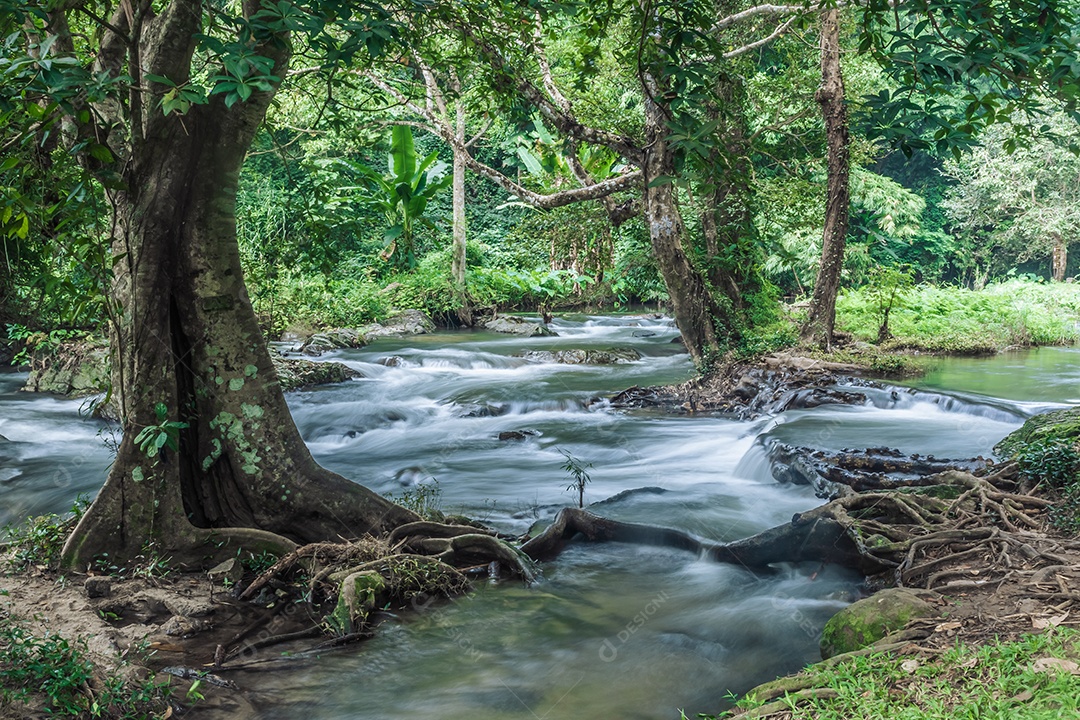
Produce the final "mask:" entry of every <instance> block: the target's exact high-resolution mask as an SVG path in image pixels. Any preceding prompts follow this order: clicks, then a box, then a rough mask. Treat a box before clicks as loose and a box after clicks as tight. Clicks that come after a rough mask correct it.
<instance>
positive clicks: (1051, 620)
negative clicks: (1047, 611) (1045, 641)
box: [1031, 612, 1069, 630]
mask: <svg viewBox="0 0 1080 720" xmlns="http://www.w3.org/2000/svg"><path fill="white" fill-rule="evenodd" d="M1068 617H1069V613H1067V612H1066V613H1062V614H1061V615H1054V616H1053V617H1048V618H1031V627H1033V628H1035V629H1036V630H1045V629H1046V628H1048V627H1057V626H1058V625H1060V624H1061V623H1063V622H1065V620H1066V619H1067V618H1068Z"/></svg>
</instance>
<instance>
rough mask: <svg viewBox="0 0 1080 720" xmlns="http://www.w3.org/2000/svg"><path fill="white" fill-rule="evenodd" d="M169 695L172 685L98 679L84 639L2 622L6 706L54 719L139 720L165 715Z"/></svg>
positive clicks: (0, 684) (1, 687) (0, 694)
mask: <svg viewBox="0 0 1080 720" xmlns="http://www.w3.org/2000/svg"><path fill="white" fill-rule="evenodd" d="M91 687H93V688H94V692H92V693H91V692H90V691H89V688H91ZM168 691H169V687H168V683H167V682H166V683H155V682H153V681H143V682H140V683H137V684H125V683H124V682H123V681H122V680H121V679H120V678H119V677H117V676H116V675H109V676H108V677H104V678H102V677H100V676H98V674H97V673H96V672H95V668H94V664H93V663H92V662H91V661H90V659H89V656H88V654H87V649H86V642H85V641H83V640H80V641H77V642H70V641H68V640H67V639H65V638H62V637H60V636H59V635H54V634H51V633H49V632H46V633H45V634H43V635H38V634H35V633H34V632H33V631H31V630H30V629H29V628H27V627H26V626H25V625H24V624H23V623H21V622H18V621H16V620H13V619H12V618H4V622H3V623H0V705H9V704H13V703H17V704H20V705H24V706H25V707H28V708H33V707H37V706H43V708H44V710H45V712H46V713H47V714H48V715H49V716H51V717H68V718H95V719H96V718H108V719H110V720H113V719H115V720H139V719H142V718H148V717H160V716H161V715H160V713H161V712H162V711H163V710H164V709H165V708H166V703H165V701H166V698H167V695H168Z"/></svg>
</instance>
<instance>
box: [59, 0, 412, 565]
mask: <svg viewBox="0 0 1080 720" xmlns="http://www.w3.org/2000/svg"><path fill="white" fill-rule="evenodd" d="M185 13H186V14H187V16H184V15H185ZM200 19H201V10H200V9H199V8H198V7H195V8H187V7H185V6H184V5H183V4H180V3H173V4H172V5H170V6H169V7H168V10H167V11H166V13H165V14H164V15H163V16H161V18H159V19H158V23H159V25H158V27H157V28H154V29H155V30H156V31H160V32H161V33H162V34H163V35H166V37H167V40H172V41H174V42H168V41H161V40H158V44H157V45H156V46H154V48H153V49H155V50H157V54H156V55H151V54H149V53H144V56H143V57H144V59H145V63H146V65H145V67H148V68H150V71H151V72H154V73H157V74H161V75H165V76H166V77H170V78H177V79H179V80H183V79H184V78H186V77H187V70H186V69H187V67H188V65H189V63H190V58H191V52H192V50H193V45H192V42H193V41H192V40H191V38H192V36H193V34H194V33H195V32H197V31H198V28H199V22H200ZM169 23H172V24H171V25H169ZM155 34H156V33H155V32H148V33H145V34H144V36H151V37H152V36H154V35H155ZM264 52H267V51H266V50H264ZM278 54H279V56H280V57H278V67H277V68H276V70H275V72H276V74H277V75H278V76H282V75H284V69H285V65H286V54H285V52H284V51H282V50H278ZM271 95H272V93H257V94H255V95H253V96H252V97H251V99H250V100H248V101H247V102H243V103H237V104H236V105H234V106H233V107H232V108H226V106H225V104H224V103H223V102H222V100H221V98H220V97H218V98H216V99H215V100H214V101H212V102H211V103H210V104H209V105H204V106H195V107H193V108H192V109H191V110H190V112H189V113H188V114H187V115H186V116H183V117H178V116H163V115H162V114H161V113H160V112H155V113H154V114H153V115H148V116H147V119H146V121H145V124H144V128H145V132H144V135H143V137H142V138H139V139H138V141H136V142H133V143H132V150H131V155H130V158H129V161H128V163H127V165H126V173H125V176H124V179H125V185H126V190H124V191H121V192H114V193H113V195H112V200H113V202H114V207H115V208H116V217H115V221H116V222H115V230H114V240H113V254H114V256H115V257H116V258H117V263H116V266H115V268H114V283H113V288H112V301H113V304H114V305H115V306H116V308H117V313H116V315H117V317H116V320H115V321H114V326H113V328H112V332H113V336H112V346H113V351H114V390H115V392H116V398H117V400H118V405H119V408H120V413H121V418H122V421H123V425H124V438H123V441H122V442H121V445H120V448H119V452H118V454H117V457H116V460H115V462H114V463H113V466H112V469H111V471H110V473H109V477H108V480H107V481H106V483H105V486H104V487H103V488H102V490H101V492H100V493H99V494H98V497H97V499H96V500H95V501H94V504H93V505H92V506H91V507H90V509H89V510H88V511H87V513H86V515H85V516H84V517H83V518H82V520H81V521H80V523H79V525H78V527H77V528H76V529H75V531H74V533H73V534H72V536H71V537H70V538H69V540H68V542H67V545H66V546H65V548H64V560H65V563H67V564H68V565H85V564H87V563H90V562H91V561H92V560H93V559H94V558H95V557H98V556H100V555H102V554H107V555H108V558H109V560H110V562H123V561H124V560H127V559H130V558H132V557H133V556H135V555H137V554H138V553H139V552H140V551H141V550H142V549H143V547H144V546H145V545H146V544H148V543H154V544H156V546H157V548H158V549H159V551H161V552H163V553H167V554H169V555H171V556H172V557H173V558H174V559H176V560H191V561H196V562H197V561H200V560H202V559H210V558H213V557H214V556H215V555H219V556H220V554H221V553H220V552H218V551H219V549H220V546H221V544H222V543H227V542H228V541H230V540H237V541H239V542H241V543H243V544H246V545H247V546H255V547H260V546H261V547H273V548H275V549H278V550H282V549H286V548H287V547H288V544H289V543H288V541H287V540H286V541H283V538H287V539H288V540H292V541H295V542H310V541H314V540H325V539H334V538H337V537H338V536H357V535H360V534H362V533H366V532H378V531H382V530H386V529H389V528H392V527H394V526H396V525H398V524H400V523H401V522H408V521H412V520H415V519H416V516H415V515H414V514H413V513H411V512H409V511H408V510H405V509H403V508H400V507H399V506H397V505H394V504H393V503H391V502H389V501H387V500H385V499H383V498H381V497H379V496H378V495H376V494H375V493H373V492H371V491H369V490H367V489H365V488H363V487H361V486H359V485H357V484H355V483H353V482H350V481H348V480H346V479H344V478H342V477H340V476H338V475H336V474H333V473H331V472H329V471H326V470H324V469H322V468H320V467H319V466H318V465H317V464H316V463H315V462H314V460H313V459H312V457H311V455H310V453H309V452H308V450H307V447H306V446H305V445H304V442H303V440H302V439H301V437H300V434H299V432H298V431H297V429H296V426H295V424H294V423H293V421H292V417H291V416H290V414H289V409H288V407H287V406H286V404H285V400H284V396H283V395H282V391H281V386H280V384H279V382H278V378H277V374H276V373H275V371H274V368H273V365H272V364H271V362H270V356H269V354H268V351H267V349H266V345H265V342H264V339H263V337H262V334H261V331H260V329H259V326H258V323H257V321H256V318H255V314H254V312H253V310H252V306H251V301H250V299H249V297H248V294H247V290H246V288H245V286H244V279H243V273H242V271H241V268H240V255H239V250H238V247H237V240H236V217H235V207H236V189H237V181H238V177H239V172H240V167H241V165H242V163H243V160H244V155H245V152H246V150H247V148H248V147H249V145H250V143H251V141H252V139H253V137H254V135H255V132H256V130H257V129H258V127H259V124H260V123H261V122H262V118H263V116H264V114H265V112H266V108H267V106H268V105H269V103H270V99H271ZM159 404H160V406H161V407H162V408H163V409H164V411H165V416H166V419H167V420H169V421H174V422H175V421H182V422H185V423H187V424H188V427H187V428H186V429H183V430H181V431H179V437H178V440H179V451H178V452H172V451H170V450H168V449H167V447H166V448H165V449H164V450H163V451H161V452H158V451H156V450H152V451H151V452H149V453H147V452H144V451H143V450H142V449H140V447H139V446H138V445H137V444H136V442H135V440H136V437H137V436H138V435H139V434H140V432H142V431H143V430H144V429H145V428H148V427H152V426H160V424H161V422H162V418H161V417H160V416H159V414H158V412H157V411H156V409H155V406H158V405H159ZM148 432H149V434H150V435H151V437H153V436H156V435H158V434H160V433H158V432H154V431H148ZM226 552H230V551H228V550H227V551H226ZM235 552H236V550H235V548H233V549H232V550H231V554H235Z"/></svg>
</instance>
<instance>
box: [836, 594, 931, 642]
mask: <svg viewBox="0 0 1080 720" xmlns="http://www.w3.org/2000/svg"><path fill="white" fill-rule="evenodd" d="M925 597H932V593H927V592H922V593H920V592H916V591H914V590H909V589H907V588H889V589H887V590H882V591H880V592H877V593H875V594H873V595H871V596H870V597H868V598H864V599H862V600H859V601H858V602H856V603H852V604H851V605H848V606H847V607H846V608H844V609H843V610H841V611H840V612H838V613H836V615H833V616H832V618H831V619H830V620H829V622H827V623H825V629H824V630H823V631H822V633H821V657H822V658H824V659H828V658H831V657H833V656H834V655H841V654H843V653H847V652H853V651H855V650H861V649H862V648H864V647H867V646H868V645H873V644H874V643H876V642H877V641H878V640H881V639H882V638H884V637H886V636H887V635H890V634H892V633H894V632H897V631H899V630H902V629H903V628H904V626H905V625H907V624H908V622H909V621H910V620H913V619H915V618H923V617H933V616H935V615H937V614H938V612H937V609H936V608H935V607H934V606H933V605H931V604H930V603H928V602H927V601H926V600H925V599H924V598H925Z"/></svg>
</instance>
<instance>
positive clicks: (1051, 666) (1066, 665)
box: [1031, 657, 1080, 675]
mask: <svg viewBox="0 0 1080 720" xmlns="http://www.w3.org/2000/svg"><path fill="white" fill-rule="evenodd" d="M1031 669H1032V670H1034V671H1035V672H1041V673H1049V672H1060V671H1064V672H1067V673H1071V674H1073V675H1080V665H1077V664H1076V663H1074V662H1073V661H1072V660H1062V659H1061V658H1053V657H1046V658H1039V659H1038V660H1036V661H1035V662H1034V663H1032V665H1031Z"/></svg>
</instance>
